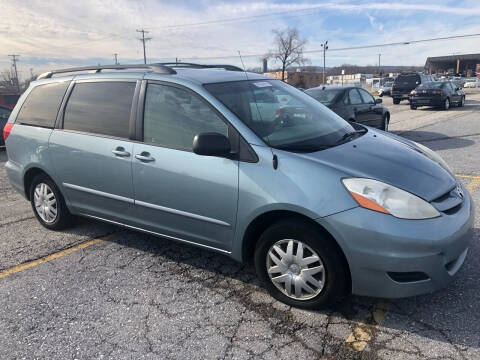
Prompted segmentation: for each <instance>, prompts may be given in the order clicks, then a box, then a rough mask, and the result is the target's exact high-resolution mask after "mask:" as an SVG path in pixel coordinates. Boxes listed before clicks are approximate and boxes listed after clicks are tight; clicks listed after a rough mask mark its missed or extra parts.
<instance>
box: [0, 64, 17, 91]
mask: <svg viewBox="0 0 480 360" xmlns="http://www.w3.org/2000/svg"><path fill="white" fill-rule="evenodd" d="M0 89H1V90H2V91H4V92H9V93H16V92H17V91H18V86H17V77H16V76H15V71H14V70H13V69H9V70H5V71H2V72H1V73H0Z"/></svg>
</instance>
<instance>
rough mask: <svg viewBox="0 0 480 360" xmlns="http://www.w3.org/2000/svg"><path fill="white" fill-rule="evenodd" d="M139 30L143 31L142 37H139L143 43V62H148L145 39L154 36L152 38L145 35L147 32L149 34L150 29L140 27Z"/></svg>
mask: <svg viewBox="0 0 480 360" xmlns="http://www.w3.org/2000/svg"><path fill="white" fill-rule="evenodd" d="M137 32H139V33H142V38H141V39H138V40H140V41H141V42H142V44H143V63H144V64H147V54H146V52H145V41H148V40H152V38H151V37H150V38H146V37H145V33H147V34H148V31H146V30H144V29H143V28H142V29H140V30H138V29H137Z"/></svg>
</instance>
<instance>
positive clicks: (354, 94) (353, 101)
mask: <svg viewBox="0 0 480 360" xmlns="http://www.w3.org/2000/svg"><path fill="white" fill-rule="evenodd" d="M348 98H349V99H350V105H358V104H361V103H362V98H361V97H360V95H359V94H358V91H357V89H351V90H350V91H349V92H348Z"/></svg>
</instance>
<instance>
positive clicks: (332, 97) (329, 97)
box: [305, 89, 344, 105]
mask: <svg viewBox="0 0 480 360" xmlns="http://www.w3.org/2000/svg"><path fill="white" fill-rule="evenodd" d="M305 92H306V93H307V94H308V95H310V96H311V97H313V98H314V99H315V100H318V101H320V102H321V103H322V104H325V105H330V104H333V103H334V102H335V101H336V100H337V98H338V97H340V96H341V95H342V94H343V92H344V90H343V89H335V90H333V89H332V90H321V89H311V90H307V91H305Z"/></svg>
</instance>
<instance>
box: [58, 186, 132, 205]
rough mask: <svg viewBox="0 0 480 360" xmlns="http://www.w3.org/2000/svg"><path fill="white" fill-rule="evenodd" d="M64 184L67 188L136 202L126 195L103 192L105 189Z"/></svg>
mask: <svg viewBox="0 0 480 360" xmlns="http://www.w3.org/2000/svg"><path fill="white" fill-rule="evenodd" d="M62 185H63V186H65V187H66V188H69V189H73V190H78V191H83V192H86V193H89V194H93V195H99V196H104V197H107V198H110V199H114V200H118V201H123V202H126V203H129V204H134V203H135V201H134V200H133V199H130V198H127V197H124V196H120V195H115V194H110V193H106V192H103V191H99V190H93V189H89V188H86V187H83V186H78V185H73V184H69V183H62Z"/></svg>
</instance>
